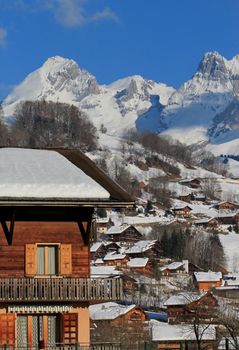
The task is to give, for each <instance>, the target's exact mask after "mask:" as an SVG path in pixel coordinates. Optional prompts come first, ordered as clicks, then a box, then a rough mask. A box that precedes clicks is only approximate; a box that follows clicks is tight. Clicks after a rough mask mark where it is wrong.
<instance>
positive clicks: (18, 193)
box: [0, 148, 110, 200]
mask: <svg viewBox="0 0 239 350" xmlns="http://www.w3.org/2000/svg"><path fill="white" fill-rule="evenodd" d="M0 197H7V198H65V199H66V198H67V199H73V198H74V199H85V200H86V199H96V198H97V199H109V197H110V194H109V192H108V191H106V190H105V189H104V188H103V187H102V186H100V185H99V184H98V183H97V182H96V181H94V180H93V179H92V178H90V177H89V176H88V175H86V174H85V173H84V172H83V171H82V170H81V169H80V168H78V167H76V166H75V165H73V164H72V163H71V162H70V161H68V160H67V159H66V158H65V157H64V156H62V155H60V154H59V153H58V152H55V151H48V150H33V149H20V148H2V149H0Z"/></svg>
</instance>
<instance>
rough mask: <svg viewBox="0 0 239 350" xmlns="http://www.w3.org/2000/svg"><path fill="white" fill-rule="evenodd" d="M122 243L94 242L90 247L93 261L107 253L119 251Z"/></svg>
mask: <svg viewBox="0 0 239 350" xmlns="http://www.w3.org/2000/svg"><path fill="white" fill-rule="evenodd" d="M119 250H120V245H119V244H117V243H115V242H108V241H103V242H94V243H93V244H92V245H91V247H90V258H91V260H92V261H94V260H96V259H103V258H104V257H105V255H106V254H107V253H118V252H119Z"/></svg>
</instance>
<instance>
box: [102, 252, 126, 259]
mask: <svg viewBox="0 0 239 350" xmlns="http://www.w3.org/2000/svg"><path fill="white" fill-rule="evenodd" d="M124 258H126V255H125V254H117V253H115V252H112V253H108V254H106V255H105V257H104V261H110V260H123V259H124Z"/></svg>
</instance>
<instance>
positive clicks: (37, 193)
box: [0, 148, 133, 348]
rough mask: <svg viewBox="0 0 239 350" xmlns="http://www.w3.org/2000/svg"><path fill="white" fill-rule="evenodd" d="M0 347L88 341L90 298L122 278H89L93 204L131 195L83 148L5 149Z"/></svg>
mask: <svg viewBox="0 0 239 350" xmlns="http://www.w3.org/2000/svg"><path fill="white" fill-rule="evenodd" d="M0 164H1V172H0V211H1V221H0V223H1V229H2V234H1V235H0V251H1V254H0V275H1V279H0V346H13V347H16V348H26V347H30V348H34V347H35V348H38V347H44V346H45V347H49V346H52V347H54V346H56V344H62V346H72V345H74V346H75V345H76V344H78V345H87V344H88V345H89V343H90V324H89V303H90V302H97V301H99V300H104V301H110V300H119V299H120V298H121V296H122V289H121V281H120V278H112V279H106V280H105V279H104V278H102V279H93V278H90V255H89V242H90V233H91V224H92V216H93V212H94V208H97V207H105V208H107V207H108V208H110V207H112V206H113V207H124V206H128V205H132V204H133V202H132V199H131V197H130V196H129V195H128V194H127V193H126V192H124V191H123V190H122V189H121V188H120V187H118V186H117V185H116V184H115V183H114V182H113V181H111V180H110V179H109V178H108V177H107V176H106V175H105V174H104V173H103V172H102V171H101V170H100V169H98V168H97V167H96V166H95V165H94V163H93V162H92V161H91V160H90V159H89V158H87V157H86V156H85V155H83V154H82V153H81V152H79V151H74V150H66V149H58V150H57V151H54V150H36V149H34V150H32V149H17V148H2V149H0Z"/></svg>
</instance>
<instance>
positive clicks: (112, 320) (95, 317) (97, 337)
mask: <svg viewBox="0 0 239 350" xmlns="http://www.w3.org/2000/svg"><path fill="white" fill-rule="evenodd" d="M90 318H91V320H92V327H91V335H92V338H93V339H94V341H95V342H101V341H102V340H103V341H104V342H112V340H114V341H116V342H120V343H121V344H122V347H121V349H122V350H123V349H132V350H133V349H137V348H138V346H139V342H140V343H142V344H144V343H145V341H147V340H149V339H150V330H149V327H148V321H147V314H146V312H144V311H143V310H142V309H141V308H140V307H138V306H136V305H121V304H117V303H113V302H108V303H101V304H95V305H90ZM101 349H110V347H107V346H105V347H104V348H103V347H102V348H101Z"/></svg>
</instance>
